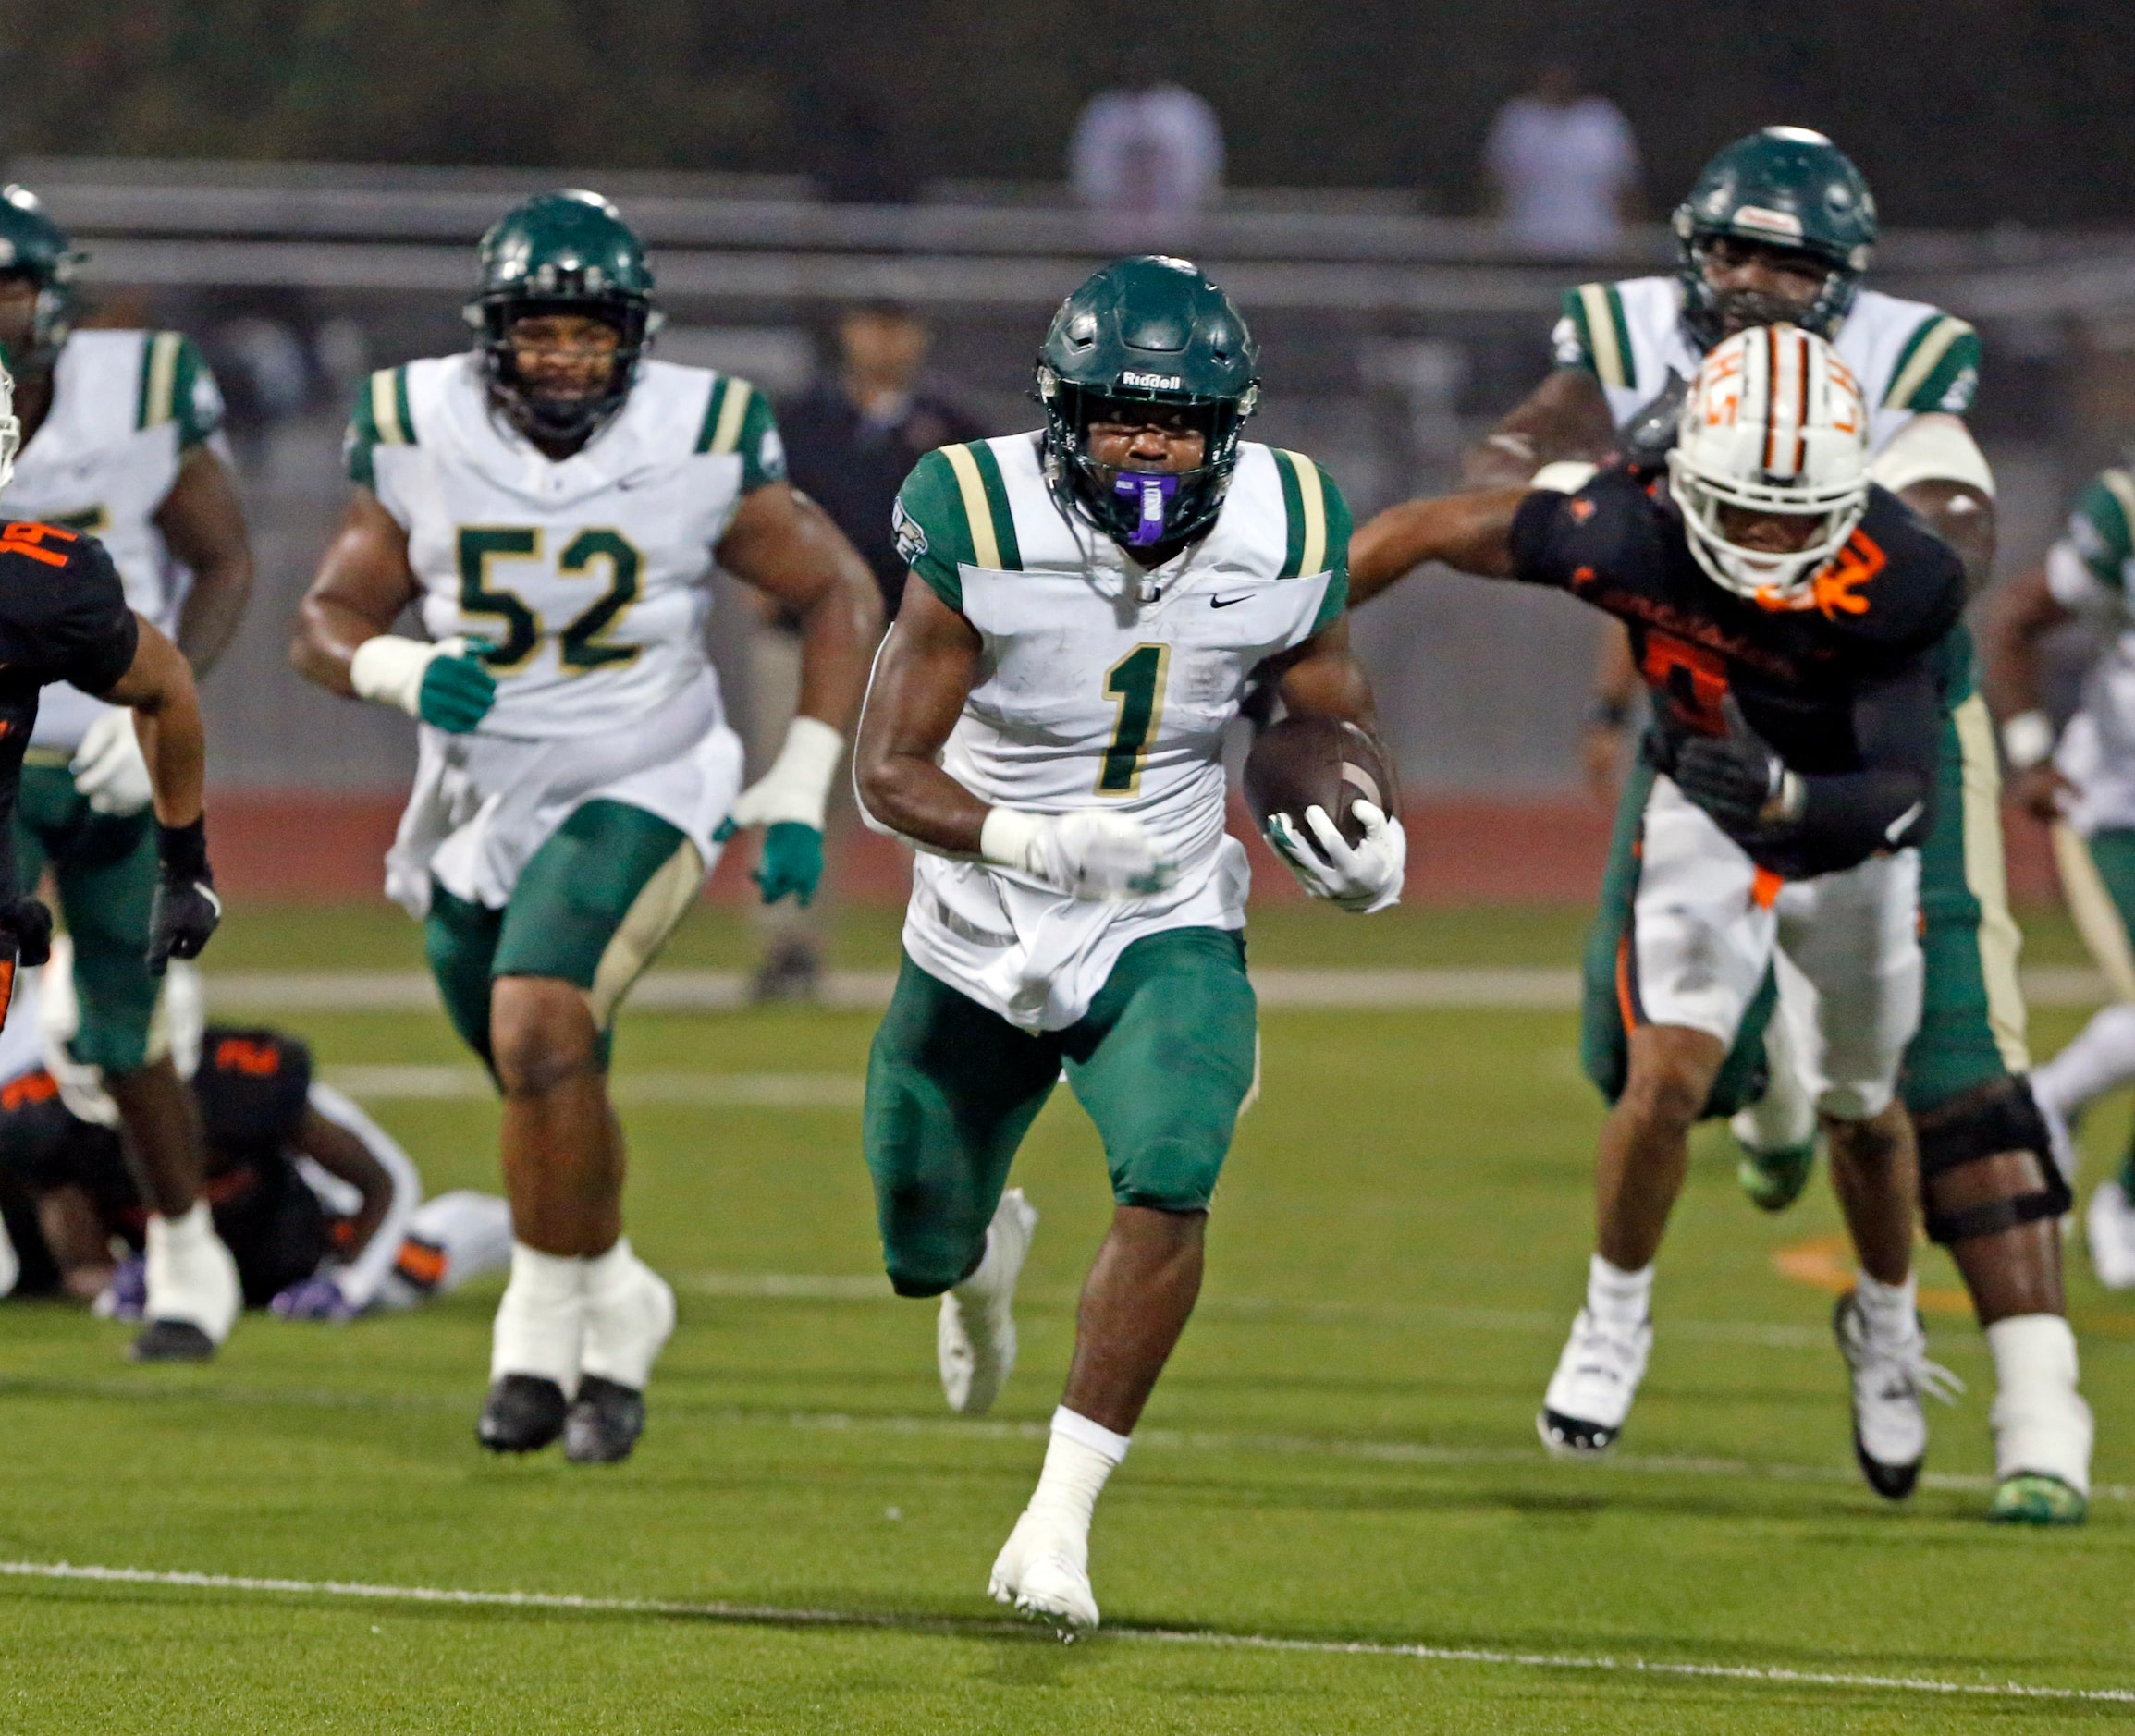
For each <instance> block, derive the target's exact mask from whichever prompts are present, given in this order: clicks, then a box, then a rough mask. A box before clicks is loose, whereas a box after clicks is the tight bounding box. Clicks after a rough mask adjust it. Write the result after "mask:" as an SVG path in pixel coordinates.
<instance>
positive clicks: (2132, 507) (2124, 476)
mask: <svg viewBox="0 0 2135 1736" xmlns="http://www.w3.org/2000/svg"><path fill="white" fill-rule="evenodd" d="M2098 481H2099V483H2101V484H2102V485H2103V486H2104V490H2105V492H2106V493H2107V494H2109V495H2112V496H2113V498H2114V500H2115V501H2117V503H2118V504H2119V507H2120V522H2121V523H2123V524H2125V525H2126V526H2127V527H2128V535H2129V539H2130V540H2135V476H2130V475H2129V473H2128V472H2127V471H2105V472H2104V474H2103V475H2101V476H2100V477H2099V478H2098Z"/></svg>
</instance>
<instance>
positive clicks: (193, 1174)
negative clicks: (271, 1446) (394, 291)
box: [0, 187, 252, 1361]
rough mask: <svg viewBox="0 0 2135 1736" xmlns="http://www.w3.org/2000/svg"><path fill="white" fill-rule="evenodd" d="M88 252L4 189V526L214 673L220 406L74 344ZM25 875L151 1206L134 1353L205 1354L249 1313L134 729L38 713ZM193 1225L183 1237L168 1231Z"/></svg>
mask: <svg viewBox="0 0 2135 1736" xmlns="http://www.w3.org/2000/svg"><path fill="white" fill-rule="evenodd" d="M81 259H82V255H81V254H80V252H79V251H77V250H76V249H75V248H74V246H73V245H72V243H71V242H70V241H69V239H68V238H67V234H66V232H65V231H64V230H63V229H61V228H60V226H58V225H57V224H56V223H55V222H54V221H53V220H52V218H51V216H50V215H49V214H47V213H46V212H45V210H44V209H43V206H42V205H41V204H40V203H39V202H38V201H37V200H36V198H35V197H34V196H33V195H32V194H31V193H30V192H29V191H27V190H26V189H22V188H20V187H6V188H0V351H4V352H5V355H6V364H7V366H8V368H9V369H10V370H11V371H12V372H13V373H14V375H15V414H16V416H17V418H18V420H19V421H20V422H21V424H22V450H21V452H20V454H19V455H18V458H17V460H16V467H15V475H14V480H13V481H12V482H10V483H8V484H7V486H6V491H5V493H4V494H0V518H6V519H17V520H42V521H43V522H44V523H46V524H52V525H56V526H59V527H60V528H62V529H65V530H70V531H76V532H90V533H92V534H93V535H94V536H95V537H96V538H97V539H98V540H99V541H100V542H101V543H102V544H104V549H105V551H106V552H107V553H108V554H109V556H110V557H111V560H112V562H113V564H114V565H115V566H116V567H117V569H118V575H119V578H120V581H122V582H123V583H124V585H125V587H126V598H127V602H128V604H129V605H130V606H131V607H133V608H135V609H137V610H139V611H140V612H141V615H142V616H143V617H146V618H147V619H149V620H151V621H153V622H154V623H155V624H156V626H157V627H158V628H160V629H162V630H164V631H165V632H166V633H169V634H170V635H171V636H172V637H173V638H175V639H176V640H177V642H178V649H179V650H180V651H182V652H183V653H184V654H186V656H187V657H188V658H189V659H190V662H191V664H192V666H193V667H194V669H195V670H196V671H204V670H205V669H207V668H208V666H210V665H211V664H213V663H214V662H215V658H216V657H218V656H219V655H220V654H222V652H223V650H224V649H225V647H227V645H228V643H229V642H230V639H231V637H232V636H233V635H234V634H235V633H236V631H237V629H238V623H239V619H240V617H242V616H243V614H244V608H245V603H246V600H247V598H248V597H249V596H250V595H251V593H252V547H251V544H250V541H249V539H248V537H247V535H246V531H245V520H244V513H243V511H242V509H241V508H240V507H239V504H238V496H237V490H236V487H235V485H234V484H233V483H232V481H231V477H230V471H229V467H228V463H227V446H226V445H225V443H224V441H223V439H222V436H221V434H219V432H218V429H219V425H220V422H221V420H222V399H221V397H220V396H219V395H218V394H217V392H216V390H215V380H214V379H213V377H212V376H211V375H210V374H209V373H208V371H207V368H206V367H205V366H204V365H203V364H202V361H201V358H200V352H199V351H198V350H197V349H195V348H193V346H192V344H191V343H190V341H189V340H187V339H186V338H184V337H182V336H179V335H178V333H176V332H150V331H77V330H75V329H74V319H75V315H76V312H77V308H76V288H75V275H76V273H77V271H78V269H79V266H80V262H81ZM14 831H15V837H14V848H15V859H16V873H17V875H18V879H19V880H20V883H21V885H22V886H23V887H24V888H25V889H27V890H34V889H35V887H36V886H37V883H38V880H39V878H40V876H41V875H42V874H43V873H44V872H45V870H46V869H47V868H49V869H50V871H51V874H52V878H53V883H54V886H55V888H56V890H57V892H58V895H59V907H60V910H61V911H62V912H63V913H64V915H65V917H66V919H67V932H68V933H69V934H71V935H73V937H74V942H75V946H76V948H77V955H78V958H79V960H80V965H79V974H80V997H81V1012H82V1017H81V1029H80V1032H79V1033H77V1035H76V1037H75V1039H74V1042H75V1050H76V1054H77V1056H78V1057H79V1058H80V1060H81V1061H82V1062H83V1063H84V1064H85V1065H88V1066H92V1067H96V1068H99V1069H101V1070H103V1072H104V1076H105V1077H106V1078H107V1079H108V1080H109V1082H110V1090H111V1096H112V1100H113V1101H114V1102H116V1103H117V1105H118V1107H119V1113H120V1115H121V1117H122V1118H123V1119H124V1121H125V1124H126V1130H127V1133H128V1139H127V1151H128V1153H129V1158H130V1161H131V1162H132V1164H133V1166H134V1168H135V1171H136V1173H137V1176H138V1179H139V1181H140V1185H141V1191H142V1193H143V1195H144V1196H145V1197H146V1199H147V1200H148V1201H149V1203H150V1204H151V1205H152V1206H153V1208H154V1213H155V1218H154V1222H153V1225H152V1241H153V1243H154V1245H155V1246H156V1247H158V1248H159V1249H164V1244H165V1243H166V1241H167V1242H169V1243H170V1244H171V1245H170V1246H169V1247H168V1248H167V1249H165V1250H164V1252H163V1253H161V1254H160V1255H159V1257H158V1258H156V1259H154V1260H152V1261H151V1262H150V1271H151V1273H152V1274H153V1284H152V1287H151V1294H150V1297H149V1305H148V1311H147V1318H148V1325H147V1326H146V1327H145V1328H144V1329H143V1330H142V1332H141V1335H140V1337H139V1338H137V1339H135V1340H134V1345H133V1354H134V1355H135V1356H136V1357H137V1358H140V1359H142V1360H148V1361H153V1360H159V1359H163V1358H182V1359H197V1358H201V1357H204V1356H209V1355H212V1354H213V1353H214V1351H215V1346H216V1345H217V1344H218V1343H219V1342H220V1341H221V1340H222V1339H223V1337H224V1335H225V1334H226V1333H227V1332H228V1330H229V1328H230V1325H231V1322H232V1321H233V1320H234V1319H235V1317H236V1314H237V1306H238V1298H237V1288H236V1283H235V1275H234V1273H233V1272H232V1270H231V1269H230V1266H229V1262H228V1260H227V1258H226V1257H225V1256H224V1254H223V1253H222V1252H221V1251H220V1250H218V1249H216V1248H215V1245H214V1230H213V1228H212V1226H211V1225H210V1223H209V1221H208V1216H207V1214H206V1213H205V1212H204V1211H197V1210H196V1207H198V1205H199V1190H200V1180H201V1166H202V1159H203V1155H202V1150H201V1145H200V1131H199V1128H198V1125H197V1123H196V1120H195V1118H194V1115H193V1110H192V1105H191V1101H190V1098H189V1097H188V1096H187V1095H186V1092H185V1088H184V1085H183V1084H182V1083H181V1082H179V1080H178V1075H177V1073H176V1072H175V1071H173V1070H172V1068H171V1065H170V1057H169V1055H168V1053H167V1051H166V1047H165V1045H164V1043H163V1040H162V1037H161V1034H160V1027H159V1026H158V1024H157V1021H155V1018H154V1013H155V1007H156V993H157V986H158V984H157V981H156V979H155V978H154V977H153V976H151V975H150V974H149V971H148V966H147V959H148V952H149V907H150V903H151V901H152V899H153V896H154V892H155V886H156V872H157V871H156V841H155V822H154V818H153V815H152V814H151V813H150V811H149V776H148V768H147V766H146V764H144V762H143V760H142V758H141V748H140V746H139V744H138V742H137V740H136V737H135V731H134V724H133V719H132V718H131V717H130V716H129V715H128V714H127V713H126V711H125V710H124V709H123V708H121V707H115V706H111V705H106V704H104V703H100V702H99V701H97V700H96V699H94V698H92V697H91V696H90V695H89V694H87V693H84V692H82V691H80V690H79V689H78V688H76V687H73V686H71V685H67V684H61V685H59V686H56V687H54V688H53V689H52V690H51V691H48V692H47V693H46V694H45V695H44V698H43V703H41V704H40V705H39V707H38V713H37V728H36V733H35V735H34V736H33V737H32V738H31V742H30V747H29V752H28V753H27V755H26V756H25V759H24V764H23V767H22V781H21V788H20V793H19V797H18V804H17V807H16V810H15V814H14ZM181 1225H182V1226H183V1228H182V1229H177V1230H176V1231H175V1234H174V1232H173V1229H172V1228H171V1227H173V1226H181Z"/></svg>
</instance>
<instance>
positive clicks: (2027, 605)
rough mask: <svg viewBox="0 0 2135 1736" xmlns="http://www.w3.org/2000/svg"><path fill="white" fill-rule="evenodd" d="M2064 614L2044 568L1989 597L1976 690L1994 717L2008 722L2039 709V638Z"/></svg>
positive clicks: (2061, 620)
mask: <svg viewBox="0 0 2135 1736" xmlns="http://www.w3.org/2000/svg"><path fill="white" fill-rule="evenodd" d="M2068 618H2069V613H2068V610H2066V609H2064V608H2063V607H2062V606H2061V605H2060V604H2059V603H2057V602H2055V599H2054V594H2053V593H2052V592H2051V591H2050V590H2048V588H2047V585H2046V572H2045V568H2043V567H2034V568H2032V569H2031V571H2030V572H2027V573H2024V574H2022V575H2020V576H2019V577H2018V578H2015V579H2012V580H2010V581H2007V582H2006V584H2004V585H2003V586H2002V587H2001V588H2000V589H1999V590H1997V591H1996V592H1995V593H1994V595H1993V596H1991V597H1990V598H1988V600H1987V605H1986V618H1985V619H1984V620H1983V621H1982V623H1981V633H1980V649H1981V652H1982V658H1981V669H1980V690H1981V692H1982V695H1983V696H1984V697H1985V699H1986V702H1987V709H1988V710H1989V711H1991V712H1993V713H1994V715H1995V716H1996V717H1997V718H2000V719H2002V720H2003V721H2004V722H2006V721H2007V720H2008V719H2009V718H2011V717H2017V716H2020V715H2023V714H2024V713H2025V712H2028V711H2036V710H2038V709H2039V706H2040V703H2041V695H2042V693H2043V684H2042V681H2041V679H2040V678H2041V665H2042V662H2043V659H2042V658H2041V656H2040V654H2039V647H2040V642H2041V641H2042V640H2043V639H2044V637H2045V636H2046V634H2048V633H2049V632H2051V631H2052V630H2054V629H2055V627H2058V626H2059V625H2061V623H2062V622H2064V621H2066V620H2068Z"/></svg>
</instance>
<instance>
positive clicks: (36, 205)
mask: <svg viewBox="0 0 2135 1736" xmlns="http://www.w3.org/2000/svg"><path fill="white" fill-rule="evenodd" d="M84 257H85V256H84V255H83V254H82V253H81V252H80V250H78V249H77V248H76V247H75V245H74V243H73V241H72V240H71V239H70V238H68V236H67V231H66V230H65V229H62V228H61V227H60V226H58V225H57V224H56V223H55V222H53V220H52V217H51V214H50V213H48V212H47V211H46V210H45V209H44V205H43V201H41V200H40V199H39V198H38V197H37V195H36V194H35V193H33V192H31V190H30V189H28V188H27V187H17V186H14V185H12V184H10V185H8V186H6V187H0V277H27V278H28V279H29V280H30V281H31V283H33V284H35V285H36V286H37V311H36V312H35V314H34V315H33V317H32V323H31V330H30V345H29V348H27V349H25V350H24V351H23V352H22V353H21V354H19V355H9V356H8V357H7V358H6V362H7V366H8V367H9V368H11V369H13V370H14V372H15V373H38V372H40V371H42V370H43V369H45V368H49V367H50V366H51V365H52V362H53V360H54V358H55V357H56V356H57V355H58V354H59V349H60V346H61V345H63V344H64V343H66V342H67V334H68V333H69V332H71V331H72V330H73V329H74V312H75V290H74V276H75V273H76V272H77V271H78V270H79V269H80V265H81V262H82V260H83V258H84Z"/></svg>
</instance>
